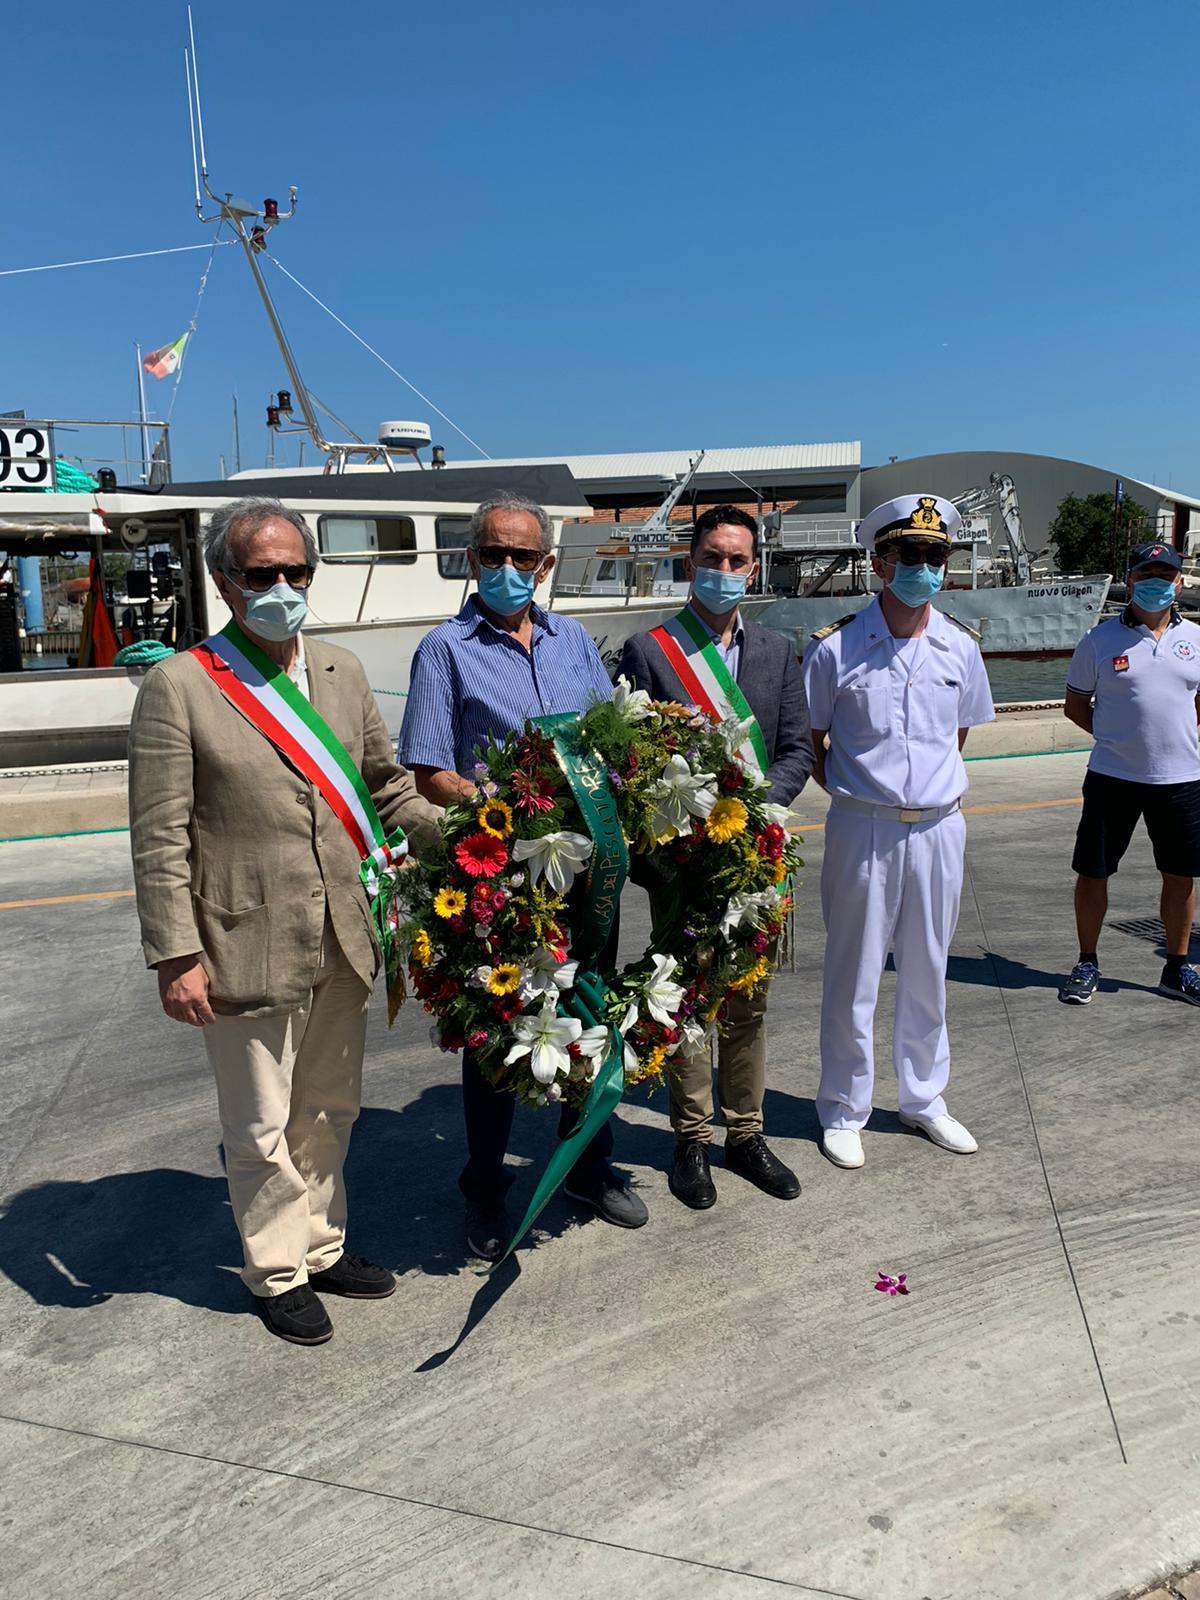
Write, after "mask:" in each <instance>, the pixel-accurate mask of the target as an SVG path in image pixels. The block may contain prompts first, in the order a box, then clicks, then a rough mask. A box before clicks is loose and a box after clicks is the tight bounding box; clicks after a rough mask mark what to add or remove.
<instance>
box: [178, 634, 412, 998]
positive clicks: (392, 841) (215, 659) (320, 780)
mask: <svg viewBox="0 0 1200 1600" xmlns="http://www.w3.org/2000/svg"><path fill="white" fill-rule="evenodd" d="M191 654H192V655H193V656H195V658H196V660H197V661H198V662H199V663H200V665H201V667H203V669H204V671H205V672H207V673H208V675H209V677H210V678H211V679H212V681H213V682H214V683H215V684H216V686H217V688H218V689H220V691H221V693H222V694H223V695H224V696H225V698H226V699H227V700H229V701H230V703H231V704H233V705H235V706H236V707H237V709H238V710H239V711H240V712H241V713H242V714H243V716H245V717H246V718H247V719H248V720H249V721H250V722H252V723H253V724H254V726H255V727H256V728H257V729H258V731H259V732H260V733H261V734H262V735H263V737H264V738H265V739H268V740H269V741H270V742H271V743H272V744H273V745H274V746H275V747H276V749H277V750H279V751H280V752H281V753H282V754H283V755H284V756H286V757H287V759H288V760H289V761H290V762H291V763H292V765H293V766H294V767H296V768H297V769H298V770H299V771H300V772H302V773H303V774H304V776H305V777H306V778H307V779H308V780H309V782H310V783H311V784H312V785H313V787H314V788H315V789H316V790H317V792H318V793H319V794H320V795H321V797H322V799H323V800H325V802H326V803H327V804H328V805H329V807H330V809H331V810H332V811H333V813H334V815H335V816H336V817H337V819H338V821H339V822H340V823H341V824H342V826H343V827H344V828H345V830H346V833H347V834H348V836H349V838H350V842H351V844H353V846H354V848H355V849H356V850H357V851H358V854H359V856H360V858H361V866H360V868H359V877H360V879H361V882H362V885H363V888H364V889H365V890H366V894H367V899H368V901H369V903H370V907H371V918H372V921H373V923H374V925H375V932H376V934H377V936H378V938H379V946H380V950H381V951H382V953H383V961H384V970H385V972H386V974H387V984H388V1021H389V1022H391V1021H392V1020H393V1019H394V1017H395V1015H396V1011H397V1010H398V1009H399V1006H400V1002H401V1001H402V1000H403V998H404V987H403V966H402V963H401V961H400V951H399V948H398V945H397V939H396V930H397V927H398V925H399V918H398V916H397V913H396V909H395V905H394V888H395V877H396V870H397V867H398V865H399V863H400V862H401V861H402V860H403V859H404V857H405V856H406V855H407V854H408V840H407V839H406V837H405V834H404V830H403V829H402V828H395V829H393V830H392V832H391V833H385V832H384V827H383V824H382V822H380V820H379V813H378V812H377V811H376V809H375V802H374V801H373V800H372V799H371V795H370V792H369V791H368V789H367V786H366V784H365V783H364V782H363V776H362V773H361V772H360V771H359V770H358V767H357V765H356V764H355V762H354V761H353V760H352V759H351V756H350V754H349V752H348V751H347V749H346V747H345V745H343V743H342V741H341V740H340V739H339V738H338V736H337V734H336V733H334V731H333V729H332V728H331V727H330V726H329V724H328V723H327V722H326V721H325V719H324V717H322V716H321V715H320V713H319V712H317V711H315V710H314V709H313V707H312V705H310V703H309V701H308V700H307V699H306V698H305V696H304V695H303V694H301V692H300V690H299V689H298V688H297V687H296V685H295V684H294V683H293V682H292V680H291V678H290V677H289V676H288V675H287V673H286V672H285V671H284V670H283V668H282V667H280V666H279V665H278V663H277V662H274V661H272V660H271V658H270V656H268V655H266V654H264V652H263V651H262V650H260V649H259V648H258V646H257V645H256V644H254V643H253V642H252V641H251V640H250V639H248V638H247V637H246V635H245V634H244V633H243V632H242V630H241V629H240V628H239V627H238V625H237V622H236V620H234V619H232V618H231V619H230V621H229V623H228V624H227V625H226V626H225V627H224V628H223V629H222V630H221V632H220V633H215V634H213V635H212V637H211V638H209V639H206V640H205V641H204V643H203V644H199V645H196V646H195V647H194V648H193V650H192V652H191Z"/></svg>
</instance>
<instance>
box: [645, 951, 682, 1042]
mask: <svg viewBox="0 0 1200 1600" xmlns="http://www.w3.org/2000/svg"><path fill="white" fill-rule="evenodd" d="M678 965H679V963H678V962H677V961H676V959H675V957H674V956H655V958H654V971H653V972H652V973H651V974H650V976H649V978H648V979H647V981H646V984H645V986H644V987H643V989H642V994H643V996H644V997H645V1001H646V1007H647V1010H648V1011H649V1012H650V1015H651V1016H652V1017H653V1018H654V1020H655V1021H656V1022H661V1023H662V1025H663V1027H664V1028H670V1027H673V1026H674V1024H675V1015H674V1014H675V1012H676V1011H678V1009H679V1007H680V1005H681V1003H682V1001H683V985H682V984H681V983H672V982H671V974H672V973H673V972H674V971H675V969H676V967H677V966H678Z"/></svg>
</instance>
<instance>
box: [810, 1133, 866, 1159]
mask: <svg viewBox="0 0 1200 1600" xmlns="http://www.w3.org/2000/svg"><path fill="white" fill-rule="evenodd" d="M821 1149H822V1150H823V1151H824V1152H825V1154H826V1155H827V1156H828V1157H829V1159H830V1161H832V1162H833V1164H834V1166H835V1167H861V1166H862V1164H863V1162H864V1161H865V1160H866V1157H865V1156H864V1155H863V1147H862V1139H861V1138H860V1137H859V1133H858V1129H857V1128H826V1129H825V1131H824V1133H823V1134H822V1135H821Z"/></svg>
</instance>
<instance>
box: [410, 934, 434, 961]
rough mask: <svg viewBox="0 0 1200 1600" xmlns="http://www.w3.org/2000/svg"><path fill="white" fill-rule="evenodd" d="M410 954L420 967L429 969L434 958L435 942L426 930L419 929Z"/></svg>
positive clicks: (413, 939)
mask: <svg viewBox="0 0 1200 1600" xmlns="http://www.w3.org/2000/svg"><path fill="white" fill-rule="evenodd" d="M409 954H410V956H411V957H412V959H413V961H414V962H415V963H416V964H417V966H418V967H427V966H428V965H429V962H430V959H431V958H432V956H433V941H432V940H431V939H430V937H429V935H428V934H427V933H426V932H425V929H424V928H418V929H417V931H416V933H414V934H413V936H412V944H411V945H410V946H409Z"/></svg>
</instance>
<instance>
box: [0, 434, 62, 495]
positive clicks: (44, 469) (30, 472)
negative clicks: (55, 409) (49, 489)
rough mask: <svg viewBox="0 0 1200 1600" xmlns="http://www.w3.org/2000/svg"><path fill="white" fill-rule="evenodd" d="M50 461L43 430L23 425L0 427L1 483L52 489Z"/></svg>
mask: <svg viewBox="0 0 1200 1600" xmlns="http://www.w3.org/2000/svg"><path fill="white" fill-rule="evenodd" d="M51 460H52V458H51V455H50V439H49V436H48V435H47V433H46V432H45V430H44V429H42V428H31V427H28V426H27V425H26V424H24V423H22V424H20V425H19V426H16V427H7V426H4V425H2V424H0V483H6V484H8V485H9V486H10V487H15V486H16V485H18V484H20V485H23V486H24V485H28V486H29V487H30V488H40V487H43V486H44V485H47V484H49V485H51V486H52V485H53V482H54V477H53V472H52V470H51Z"/></svg>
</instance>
